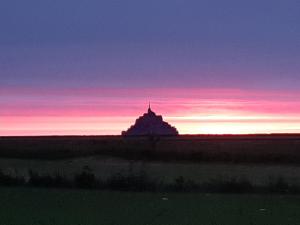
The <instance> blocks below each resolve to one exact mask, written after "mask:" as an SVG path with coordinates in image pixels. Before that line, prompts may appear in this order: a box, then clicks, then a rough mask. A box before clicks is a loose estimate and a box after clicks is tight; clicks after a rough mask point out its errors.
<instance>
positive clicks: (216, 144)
mask: <svg viewBox="0 0 300 225" xmlns="http://www.w3.org/2000/svg"><path fill="white" fill-rule="evenodd" d="M90 155H107V156H113V157H119V158H124V159H130V160H145V161H153V160H157V161H166V162H167V161H185V162H186V161H187V162H189V161H190V162H226V163H245V162H246V163H248V162H249V163H283V164H289V163H291V164H297V163H300V134H260V135H258V134H256V135H180V136H177V137H167V136H164V137H162V136H142V137H134V136H133V137H123V136H39V137H0V157H8V158H21V159H47V160H57V159H66V158H76V157H83V156H90Z"/></svg>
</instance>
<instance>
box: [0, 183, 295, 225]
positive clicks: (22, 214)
mask: <svg viewBox="0 0 300 225" xmlns="http://www.w3.org/2000/svg"><path fill="white" fill-rule="evenodd" d="M299 210H300V196H289V195H283V196H281V195H238V194H234V195H232V194H230V195H229V194H195V193H148V192H143V193H138V192H114V191H96V190H94V191H92V190H61V189H59V190H57V189H47V188H45V189H35V188H1V189H0V218H1V224H3V225H4V224H7V225H28V224H30V225H53V224H55V225H70V224H72V225H101V224H103V225H108V224H111V225H113V224H114V225H125V224H126V225H150V224H151V225H168V224H172V225H199V224H201V225H206V224H207V225H241V224H243V225H253V224H255V225H297V224H300V215H299Z"/></svg>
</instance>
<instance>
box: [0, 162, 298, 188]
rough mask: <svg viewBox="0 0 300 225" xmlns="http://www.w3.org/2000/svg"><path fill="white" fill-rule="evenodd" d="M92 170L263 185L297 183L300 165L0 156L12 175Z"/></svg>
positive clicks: (101, 174) (100, 173)
mask: <svg viewBox="0 0 300 225" xmlns="http://www.w3.org/2000/svg"><path fill="white" fill-rule="evenodd" d="M86 166H88V167H89V168H91V169H92V171H93V173H94V174H95V175H96V177H99V178H106V177H109V176H112V175H114V174H116V173H119V172H123V173H126V172H127V171H129V170H132V172H133V173H139V172H140V171H141V170H143V171H145V172H146V173H147V174H148V176H149V177H151V178H154V179H159V180H163V181H164V182H167V183H168V182H173V181H174V179H176V178H178V177H179V176H182V177H184V178H185V179H191V180H193V181H195V182H197V183H204V182H209V181H210V180H212V179H231V178H244V179H246V180H248V181H249V182H251V183H252V184H254V185H266V184H267V183H268V182H270V180H271V179H277V178H279V177H281V178H284V180H285V181H286V182H288V183H290V184H297V185H299V184H300V166H297V165H294V164H292V165H272V164H267V165H264V164H225V163H176V162H169V163H165V162H141V161H134V162H132V161H128V160H122V159H116V158H111V157H103V156H91V157H84V158H76V159H67V160H32V159H31V160H29V159H0V170H1V171H3V172H5V173H8V174H12V175H21V176H25V177H26V176H28V171H29V170H32V171H34V172H36V173H39V174H50V175H53V174H56V173H58V174H61V175H63V176H66V177H73V176H74V174H76V173H80V172H81V171H82V169H83V168H84V167H86Z"/></svg>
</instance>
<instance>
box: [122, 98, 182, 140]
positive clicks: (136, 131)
mask: <svg viewBox="0 0 300 225" xmlns="http://www.w3.org/2000/svg"><path fill="white" fill-rule="evenodd" d="M122 135H123V136H147V135H159V136H178V131H177V129H176V128H175V127H173V126H171V125H170V124H169V123H167V122H165V121H163V118H162V116H161V115H156V113H155V112H153V111H152V109H151V106H150V103H149V107H148V112H147V113H144V115H143V116H140V117H139V118H138V119H136V121H135V123H134V125H132V126H131V127H130V128H129V129H128V130H127V131H122Z"/></svg>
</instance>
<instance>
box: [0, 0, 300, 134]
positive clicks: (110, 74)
mask: <svg viewBox="0 0 300 225" xmlns="http://www.w3.org/2000/svg"><path fill="white" fill-rule="evenodd" d="M299 12H300V2H299V1H296V0H281V1H278V0H268V1H266V0H252V1H240V0H239V1H238V0H236V1H233V0H228V1H223V0H218V1H217V0H205V1H199V0H197V1H196V0H153V1H143V0H128V1H123V0H119V1H117V0H102V1H101V0H89V1H79V0H73V1H71V0H70V1H68V0H44V1H38V0H27V1H16V0H10V1H6V0H5V1H1V3H0V34H1V35H0V78H1V79H0V93H2V97H1V96H0V103H1V105H2V106H5V107H6V108H5V109H3V107H2V109H0V120H2V121H3V120H5V121H8V120H7V118H4V117H3V115H4V114H6V115H7V114H10V115H12V116H14V115H15V116H16V115H18V114H19V113H20V112H23V111H24V113H25V112H27V113H28V108H30V110H31V111H30V112H32V115H36V117H37V118H38V117H42V116H43V114H40V115H38V114H37V113H38V112H40V113H42V112H43V113H45V111H43V110H42V111H41V110H40V108H43V107H44V106H43V105H44V104H47V102H48V103H49V105H53V96H52V95H51V96H50V97H49V96H48V95H44V92H41V91H40V90H46V91H48V92H51V93H55V91H58V92H59V93H63V94H62V95H61V96H60V97H61V99H66V98H67V99H68V96H69V95H72V93H74V89H75V90H77V89H78V88H80V89H84V90H87V89H89V88H90V89H91V90H92V91H91V93H90V95H91V97H97V101H99V102H101V101H103V102H106V100H107V98H108V96H110V97H109V98H110V99H111V95H113V96H117V97H116V99H114V100H115V101H117V102H121V103H122V102H123V103H124V102H131V103H132V101H131V100H132V99H136V98H137V97H141V98H142V99H143V101H145V105H147V101H148V100H153V101H154V102H156V104H157V107H158V108H159V109H162V105H164V104H165V103H166V102H168V101H174V99H177V98H178V97H180V96H181V95H182V94H183V93H186V92H189V88H191V89H192V90H198V91H200V92H201V90H208V89H210V90H235V91H236V90H240V91H243V93H247V94H245V95H250V96H252V94H253V93H255V92H263V93H264V94H263V96H262V97H261V98H262V100H266V99H268V98H266V96H268V92H270V93H274V92H276V95H272V96H273V99H272V101H275V100H276V99H277V98H279V97H280V96H282V95H284V93H286V92H289V91H291V92H295V91H297V90H298V89H299V87H300V74H299V71H300V63H299V62H300V25H299V21H300V13H299ZM107 88H108V89H110V90H115V92H116V94H112V93H111V92H110V94H109V95H103V94H99V93H98V92H97V93H98V95H97V96H92V95H93V93H94V92H93V90H98V91H99V90H102V89H107ZM145 88H150V90H151V89H152V90H153V91H155V90H156V89H157V88H160V89H165V90H172V93H176V94H175V96H173V98H170V99H167V98H164V101H165V102H163V101H161V100H160V99H159V98H157V97H153V96H152V95H151V94H150V93H148V94H145V92H143V91H140V89H145ZM24 89H27V90H31V92H32V93H31V94H29V95H28V93H27V94H20V93H23V92H22V90H24ZM58 89H59V90H58ZM124 89H125V90H130V89H132V90H135V89H137V90H139V91H137V92H134V93H135V94H134V95H126V94H123V95H120V93H121V92H122V90H124ZM174 89H175V90H177V92H176V91H175V92H173V91H174ZM1 90H2V92H1ZM7 90H10V91H7ZM67 90H69V94H67ZM13 91H15V94H13ZM3 93H4V94H3ZM9 93H10V94H9ZM159 93H161V92H159ZM162 93H165V92H164V91H162ZM192 93H193V91H192V92H191V95H192ZM251 93H252V94H251ZM217 94H218V93H217ZM220 94H222V91H221V92H220ZM191 95H189V100H191V98H192V97H191ZM16 96H17V97H16ZM74 96H77V102H78V101H79V102H80V101H81V100H82V99H85V97H84V96H78V95H76V94H75V95H74ZM165 96H166V95H165ZM291 96H292V95H291ZM296 96H298V94H297V95H296ZM60 97H58V98H55V100H57V106H55V105H53V106H52V108H51V109H48V110H49V111H51V112H55V111H56V110H58V111H59V106H60V105H62V102H60V101H62V100H60ZM162 97H164V96H162ZM206 97H207V95H206V94H205V93H203V98H204V99H205V98H206ZM231 97H232V98H235V99H240V96H236V97H234V96H231ZM36 99H42V102H43V103H41V101H39V102H37V101H36ZM202 100H203V99H202ZM202 100H201V99H200V98H199V96H195V97H194V99H193V102H194V103H195V102H196V103H195V104H198V103H199V102H198V103H197V101H202ZM248 100H249V98H247V101H248ZM255 100H257V99H255ZM112 101H113V100H112ZM222 101H226V99H223V100H222ZM285 101H286V102H293V104H288V105H289V107H292V105H296V106H295V107H296V108H297V110H298V109H299V107H298V101H297V100H295V98H292V97H291V99H289V98H287V99H286V100H285ZM75 102H76V101H75ZM121 103H120V104H121ZM135 103H136V104H142V102H135ZM132 104H134V103H132ZM279 104H282V101H280V102H278V105H277V106H276V107H275V108H277V112H282V111H283V109H278V107H279ZM25 106H27V109H25V108H26V107H25ZM76 106H77V107H78V106H79V105H76V104H75V106H72V107H75V108H76ZM22 107H23V111H22V110H21V108H22ZM66 107H67V106H66ZM91 107H93V105H92V104H90V105H89V109H86V110H87V114H89V112H90V110H91ZM103 107H104V108H105V105H104V106H103ZM114 107H115V108H118V105H116V106H114ZM128 107H130V106H128ZM139 107H141V108H143V107H144V106H139ZM249 107H250V106H249ZM96 108H97V107H96ZM173 108H174V107H173ZM173 108H172V107H171V108H170V109H169V111H170V112H173ZM16 109H18V111H16ZM35 109H39V110H37V111H34V110H35ZM119 109H120V110H121V111H120V113H121V112H124V113H125V112H126V113H127V112H129V111H128V109H124V108H123V107H122V106H121V105H119ZM288 109H289V108H285V111H288ZM1 110H2V111H1ZM4 110H5V113H4ZM14 110H15V111H14ZM74 110H75V109H74ZM102 110H104V111H106V110H112V109H111V106H110V105H109V104H108V105H107V108H106V109H101V110H100V109H98V110H97V113H98V115H99V116H101V115H102ZM122 110H123V111H122ZM297 110H296V111H295V109H294V108H292V109H291V111H292V114H293V118H294V117H295V115H296V116H297V115H300V110H299V111H297ZM75 111H76V110H75ZM270 111H272V110H270ZM8 112H9V113H8ZM78 112H80V113H82V112H83V109H82V108H80V109H78ZM69 113H70V112H69V111H68V113H67V114H68V115H69ZM80 113H77V114H78V115H80ZM97 113H95V116H97ZM140 113H142V112H140ZM163 113H165V114H168V110H163ZM186 113H187V112H186V111H184V110H183V111H181V112H176V114H174V115H173V114H171V115H170V114H169V116H179V117H180V116H181V115H186ZM257 113H258V111H257V110H256V111H255V115H257ZM297 113H298V114H297ZM46 114H47V113H46ZM57 114H59V113H58V112H57ZM77 114H76V115H77ZM137 114H138V112H137V111H134V113H132V114H130V115H128V116H131V117H133V118H134V117H136V116H137ZM1 115H2V118H1ZM60 115H61V114H60ZM78 115H77V116H78ZM243 115H244V114H243ZM193 116H195V115H193ZM47 120H49V118H45V122H44V123H47ZM112 120H113V118H112ZM49 123H50V122H49ZM200 125H201V124H200ZM7 126H9V124H8V125H7ZM126 126H127V124H126ZM178 126H179V127H180V124H179V125H178ZM14 129H16V130H18V129H19V130H26V129H27V130H30V125H26V126H25V125H24V126H21V125H20V128H18V127H15V128H14ZM56 129H57V128H56ZM78 129H79V128H78ZM82 129H84V128H82ZM120 129H122V127H121V126H120V127H116V128H115V130H120ZM274 129H275V128H274ZM274 129H273V130H274ZM278 129H279V128H278ZM278 129H277V128H276V129H275V130H278ZM297 129H298V128H297ZM179 130H180V129H179ZM299 130H300V124H299ZM1 131H2V134H3V133H4V134H5V132H6V131H8V128H2V130H0V133H1ZM28 132H29V131H28ZM52 132H53V131H52ZM185 132H188V130H187V129H186V130H185ZM12 133H13V132H12ZM29 133H30V132H29ZM113 133H116V131H114V132H113Z"/></svg>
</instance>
